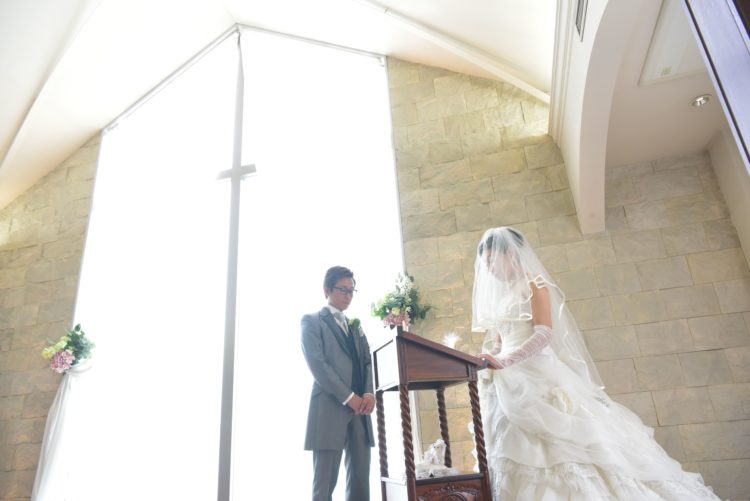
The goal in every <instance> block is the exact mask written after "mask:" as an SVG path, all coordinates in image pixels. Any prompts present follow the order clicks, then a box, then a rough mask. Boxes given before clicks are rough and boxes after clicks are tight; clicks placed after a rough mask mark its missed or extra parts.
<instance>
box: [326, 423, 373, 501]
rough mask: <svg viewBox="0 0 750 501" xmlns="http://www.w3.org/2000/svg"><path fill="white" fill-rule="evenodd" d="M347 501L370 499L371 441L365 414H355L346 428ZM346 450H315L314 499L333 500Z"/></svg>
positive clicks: (365, 500) (367, 500)
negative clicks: (369, 441)
mask: <svg viewBox="0 0 750 501" xmlns="http://www.w3.org/2000/svg"><path fill="white" fill-rule="evenodd" d="M344 450H345V451H346V457H345V464H346V501H369V500H370V482H369V479H370V451H371V448H370V444H369V443H368V441H367V430H366V428H365V418H364V416H354V418H353V419H352V420H351V422H350V423H349V426H348V428H347V430H346V445H345V446H344ZM343 452H344V451H340V450H335V449H315V450H314V451H313V472H314V479H313V495H312V499H313V501H331V499H332V496H333V490H334V489H335V488H336V482H337V480H338V476H339V467H340V466H341V455H342V453H343Z"/></svg>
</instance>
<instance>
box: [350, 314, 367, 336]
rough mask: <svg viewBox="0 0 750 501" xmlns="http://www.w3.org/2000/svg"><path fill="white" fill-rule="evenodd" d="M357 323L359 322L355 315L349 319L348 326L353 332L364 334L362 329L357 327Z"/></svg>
mask: <svg viewBox="0 0 750 501" xmlns="http://www.w3.org/2000/svg"><path fill="white" fill-rule="evenodd" d="M359 324H360V322H359V319H358V318H356V317H355V318H350V319H349V328H350V329H351V330H353V331H354V332H359V335H360V336H364V334H363V333H362V329H360V327H359Z"/></svg>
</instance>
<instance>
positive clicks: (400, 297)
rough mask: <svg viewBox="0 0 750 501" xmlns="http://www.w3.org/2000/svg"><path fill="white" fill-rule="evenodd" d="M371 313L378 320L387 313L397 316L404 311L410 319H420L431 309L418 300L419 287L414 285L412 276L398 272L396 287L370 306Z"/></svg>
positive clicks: (383, 317)
mask: <svg viewBox="0 0 750 501" xmlns="http://www.w3.org/2000/svg"><path fill="white" fill-rule="evenodd" d="M370 308H371V312H372V315H373V316H374V317H378V318H379V319H380V320H383V319H385V318H386V317H387V316H388V315H393V316H394V317H397V316H399V315H402V314H404V313H406V314H407V315H408V316H409V318H410V319H411V321H416V320H422V319H424V318H425V316H426V315H427V312H428V311H430V310H431V309H432V306H430V305H423V304H420V302H419V289H417V287H415V286H414V277H412V276H409V275H403V274H401V273H399V274H398V277H397V278H396V287H395V289H394V290H392V291H390V292H388V293H387V294H386V295H385V297H383V298H382V299H381V300H380V301H378V302H376V303H372V305H371V306H370Z"/></svg>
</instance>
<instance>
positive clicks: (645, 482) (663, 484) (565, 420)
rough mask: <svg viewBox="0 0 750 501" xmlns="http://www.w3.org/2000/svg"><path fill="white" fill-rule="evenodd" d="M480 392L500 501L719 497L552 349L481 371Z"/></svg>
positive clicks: (495, 493) (629, 413)
mask: <svg viewBox="0 0 750 501" xmlns="http://www.w3.org/2000/svg"><path fill="white" fill-rule="evenodd" d="M479 388H480V399H481V407H482V417H483V426H484V434H485V442H486V448H487V460H488V464H489V468H490V472H491V476H492V488H493V497H494V499H496V500H503V501H507V500H516V499H518V500H521V499H522V500H544V501H547V500H550V501H551V500H569V499H570V500H573V499H575V500H580V499H591V500H600V499H601V500H634V499H637V500H651V499H654V500H657V499H660V500H680V501H684V500H692V499H718V498H717V497H716V496H715V495H714V494H713V491H712V490H711V488H710V487H706V486H705V485H704V483H703V479H702V478H701V476H700V475H699V474H696V473H688V472H685V471H683V470H682V467H681V465H680V463H678V462H677V461H675V460H673V459H672V458H670V457H669V456H668V455H667V453H666V452H665V451H664V449H662V448H661V446H660V445H659V444H658V443H657V442H656V440H654V438H653V429H652V428H650V427H648V426H645V425H644V424H643V422H642V421H641V420H640V419H639V418H638V416H636V415H635V414H634V413H633V412H632V411H630V410H629V409H627V408H626V407H624V406H622V405H620V404H618V403H617V402H614V401H613V400H611V399H610V398H609V397H608V396H607V394H606V393H604V391H602V390H600V389H599V388H596V387H595V386H593V385H591V384H589V383H588V382H585V381H584V380H582V379H581V378H580V377H578V376H577V375H576V374H575V373H573V371H571V370H570V369H569V368H568V367H567V366H566V365H565V364H564V363H562V362H561V361H560V360H559V359H558V358H557V356H556V355H555V354H554V352H553V351H552V350H551V349H549V348H545V349H544V350H543V351H542V352H540V353H539V354H538V355H536V356H534V357H532V358H530V359H528V360H526V361H524V362H521V363H518V364H516V365H513V366H510V367H508V368H506V369H503V370H498V371H492V370H485V371H482V372H481V373H480V384H479Z"/></svg>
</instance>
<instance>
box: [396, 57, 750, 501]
mask: <svg viewBox="0 0 750 501" xmlns="http://www.w3.org/2000/svg"><path fill="white" fill-rule="evenodd" d="M388 68H389V81H390V87H391V105H392V116H393V127H394V138H395V147H396V164H397V173H398V180H399V192H400V201H401V210H402V215H401V217H402V226H403V238H404V247H405V255H406V264H407V271H408V272H409V273H410V274H412V275H413V276H414V277H415V280H416V284H417V286H418V287H419V288H420V290H421V291H422V293H423V296H424V298H425V300H426V302H428V303H430V304H433V305H434V306H436V310H435V311H434V312H433V313H430V315H429V317H428V319H426V320H425V321H423V322H421V323H418V324H417V325H416V327H415V331H416V332H418V333H419V334H420V335H423V336H426V337H428V338H431V339H433V340H435V341H440V340H441V339H442V337H443V336H444V335H445V334H447V333H448V332H455V333H457V334H458V335H460V336H461V342H460V344H459V345H458V346H457V347H458V348H459V349H462V350H464V351H467V352H474V353H476V352H477V351H478V349H479V344H480V343H481V341H482V335H478V334H472V333H471V332H470V326H471V288H472V284H473V275H474V270H473V266H474V252H475V248H476V244H477V243H478V241H479V239H480V237H481V235H482V233H483V231H484V230H485V229H487V228H489V227H493V226H500V225H512V226H514V227H516V228H518V229H520V230H521V231H522V232H524V234H525V235H526V237H527V238H528V240H529V241H530V243H531V244H532V245H533V246H534V247H535V249H536V250H537V252H538V254H539V256H540V258H541V259H542V261H543V262H544V263H545V265H546V266H547V268H548V269H549V271H550V272H551V273H552V274H553V275H554V277H555V278H556V279H557V281H558V283H559V285H560V286H561V287H562V289H563V290H564V291H565V293H566V294H567V296H568V301H569V303H568V304H569V307H570V309H571V310H572V312H573V314H574V315H575V317H576V319H577V321H578V324H579V326H580V328H581V329H582V331H584V335H585V337H586V340H587V344H588V346H589V349H590V351H591V353H592V355H593V356H594V358H595V359H596V361H597V366H598V368H599V370H600V372H601V374H602V378H603V379H604V381H605V384H606V385H607V391H608V392H609V393H610V395H612V397H613V398H614V399H616V400H617V401H619V402H621V403H623V404H624V405H627V406H628V407H630V408H631V409H632V410H633V411H635V412H636V413H637V414H638V415H639V416H640V417H641V418H642V419H643V421H644V422H645V423H646V424H648V425H650V426H653V427H654V428H655V435H656V438H657V440H658V441H659V442H660V443H661V444H662V445H663V446H664V447H665V448H666V450H667V451H668V452H669V453H670V454H671V455H672V456H673V457H674V458H676V459H678V460H679V461H681V462H683V463H684V464H685V467H686V468H687V469H688V470H691V471H700V472H701V473H702V474H703V475H704V477H705V478H706V480H707V482H708V483H710V484H712V485H714V487H715V489H716V491H717V493H718V494H719V495H721V496H722V497H730V496H731V497H733V498H736V497H740V498H748V497H750V480H748V478H747V476H746V475H742V474H741V472H743V471H750V459H748V458H750V406H749V405H748V402H750V384H749V383H750V334H749V333H748V327H749V326H750V313H748V312H750V278H749V277H750V272H748V266H747V263H746V261H745V258H744V256H743V253H742V250H741V249H740V247H739V240H738V238H737V235H736V232H735V230H734V227H733V226H732V223H731V221H730V219H729V214H728V211H727V208H726V205H725V203H724V201H723V199H722V195H721V192H720V191H719V189H718V186H717V183H716V179H715V177H714V175H713V170H712V167H711V165H710V159H709V157H708V156H707V155H706V154H699V155H694V156H688V157H684V158H668V159H660V160H656V161H654V162H645V163H641V164H637V165H627V166H620V167H612V168H609V167H608V168H607V186H606V202H607V230H606V231H605V232H603V233H600V234H596V235H585V236H584V235H582V234H581V233H580V231H579V228H578V223H577V219H576V215H575V207H574V204H573V201H572V197H571V193H570V189H569V187H568V183H567V177H566V173H565V167H564V165H563V163H562V159H561V156H560V153H559V150H558V149H557V147H556V145H555V144H554V142H552V139H551V138H550V137H549V136H548V135H547V134H546V132H547V115H548V107H547V106H546V105H545V104H544V103H541V102H539V101H537V100H535V99H534V98H532V97H530V96H528V95H526V94H524V93H523V92H521V91H520V90H518V89H516V88H515V87H513V86H511V85H509V84H504V83H499V82H495V81H490V80H484V79H480V78H475V77H471V76H467V75H462V74H457V73H453V72H450V71H446V70H440V69H435V68H430V67H426V66H422V65H417V64H412V63H408V62H404V61H399V60H394V59H390V60H389V65H388ZM446 399H447V403H448V407H449V409H448V419H449V425H450V432H451V439H452V449H453V450H452V455H453V461H454V465H456V466H457V467H459V468H462V469H466V470H469V469H471V467H472V466H473V465H474V459H473V457H472V456H471V450H472V449H473V443H472V441H471V436H470V435H469V432H468V429H467V425H468V423H469V422H470V419H471V416H470V413H469V412H468V392H467V390H466V389H465V388H464V387H463V386H459V387H452V388H450V389H448V390H446ZM419 402H420V421H421V431H422V441H423V443H424V445H425V447H426V446H427V445H428V444H429V443H431V442H433V441H434V440H436V439H437V438H439V436H440V432H439V423H438V419H437V415H436V412H435V410H434V409H435V407H436V401H435V397H434V393H428V392H423V393H421V394H420V395H419Z"/></svg>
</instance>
